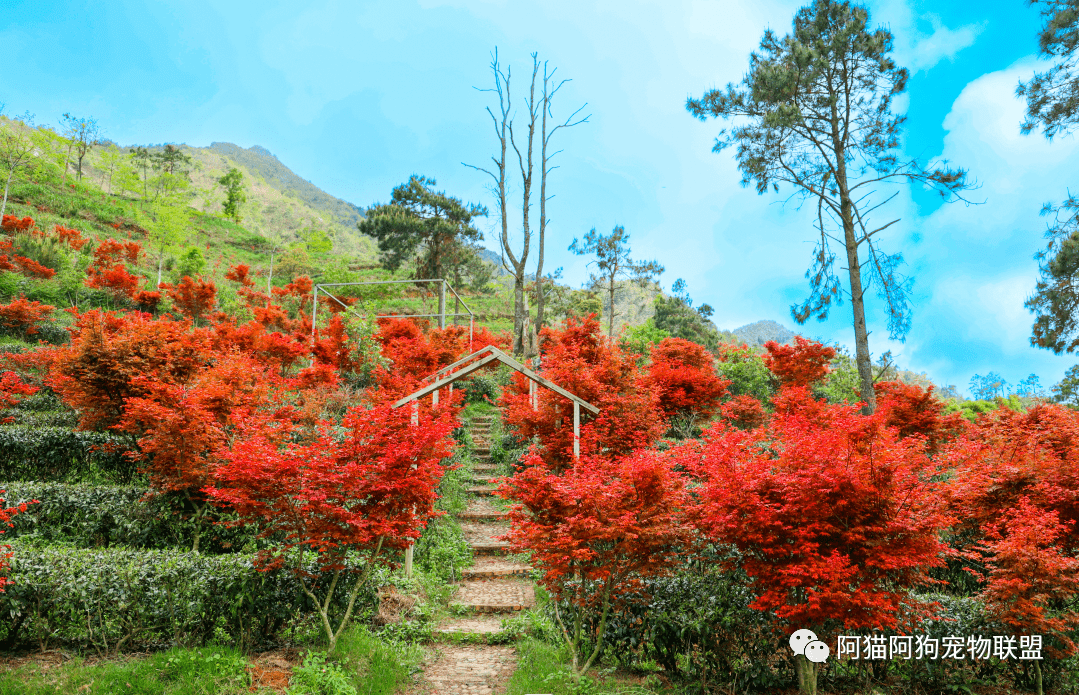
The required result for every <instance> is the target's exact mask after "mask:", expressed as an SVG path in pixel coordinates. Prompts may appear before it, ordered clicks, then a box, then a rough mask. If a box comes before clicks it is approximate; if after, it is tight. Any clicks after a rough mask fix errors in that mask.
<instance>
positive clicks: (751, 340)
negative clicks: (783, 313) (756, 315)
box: [731, 320, 796, 347]
mask: <svg viewBox="0 0 1079 695" xmlns="http://www.w3.org/2000/svg"><path fill="white" fill-rule="evenodd" d="M731 333H733V334H734V335H735V337H736V338H737V339H738V340H740V341H741V342H743V343H745V344H746V345H749V346H751V347H757V346H761V345H764V344H765V343H767V342H768V341H769V340H774V341H776V342H777V343H779V344H780V345H785V344H787V343H790V342H791V341H793V340H794V336H795V335H796V334H795V332H794V331H792V330H790V329H789V328H787V327H786V326H784V325H783V324H780V323H777V322H775V321H767V320H766V321H754V322H753V323H747V324H746V325H744V326H742V327H741V328H735V329H734V330H733V331H731Z"/></svg>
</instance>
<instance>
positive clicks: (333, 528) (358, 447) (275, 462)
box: [207, 405, 456, 649]
mask: <svg viewBox="0 0 1079 695" xmlns="http://www.w3.org/2000/svg"><path fill="white" fill-rule="evenodd" d="M410 419H411V412H410V409H409V408H400V409H396V410H394V409H391V408H390V407H389V406H388V405H382V406H379V407H376V408H374V409H372V410H363V409H360V408H354V409H352V410H350V411H349V413H348V415H347V416H346V417H345V420H344V426H345V428H346V429H347V431H348V435H347V436H346V438H345V439H344V440H343V441H341V440H340V439H339V438H338V437H335V436H334V435H333V433H332V432H331V431H330V429H331V428H330V426H329V425H330V423H324V424H323V427H322V432H321V433H320V434H319V435H318V436H317V437H315V438H314V439H313V440H311V441H309V442H307V443H302V444H296V443H291V442H289V443H287V444H284V446H282V442H284V441H286V436H287V435H289V434H290V432H289V428H288V427H287V426H284V427H283V428H282V427H276V428H275V427H273V426H272V425H271V426H268V425H267V423H266V422H264V421H261V420H258V419H252V420H251V421H250V422H249V425H250V426H249V427H248V429H247V436H246V437H244V438H242V439H241V440H240V441H238V442H237V443H236V445H235V446H233V448H232V450H231V451H228V452H227V453H226V454H225V463H224V464H223V465H222V466H220V467H219V468H218V469H217V472H216V475H217V479H218V481H219V482H218V483H217V485H216V487H214V488H210V489H208V490H207V493H208V494H209V495H210V496H211V497H212V498H214V499H216V500H219V501H221V502H224V503H227V504H228V505H230V506H231V507H232V508H234V509H235V510H236V512H237V513H238V514H239V517H240V519H241V520H242V521H243V522H246V523H254V524H257V525H258V528H259V529H260V530H261V533H262V535H263V536H265V537H269V536H275V537H280V538H283V539H284V541H283V543H281V544H280V545H276V546H275V548H274V549H273V550H270V551H267V552H266V553H264V554H263V556H262V559H261V564H262V566H264V567H272V566H280V565H283V564H285V563H286V562H287V563H288V564H289V565H290V566H292V567H293V568H294V569H295V570H296V571H297V573H298V574H299V575H300V577H301V578H302V579H303V581H304V587H305V592H306V593H307V594H308V596H309V597H311V598H312V599H315V592H316V591H317V590H318V589H317V585H318V577H317V576H316V577H312V576H311V575H309V574H307V573H306V572H304V571H303V569H302V564H301V563H299V562H297V561H295V560H293V561H292V562H289V560H290V559H291V558H292V557H293V556H294V553H295V552H296V551H303V550H313V551H315V552H317V554H318V555H317V557H318V564H319V567H320V569H321V571H323V572H331V573H333V575H334V580H333V583H332V584H331V586H330V589H329V592H330V593H331V594H332V593H333V591H334V589H335V587H336V586H337V585H338V581H337V578H338V577H339V576H340V575H341V574H342V573H346V574H347V573H352V572H358V573H359V574H360V577H359V578H357V579H356V580H355V582H354V583H353V584H352V586H351V587H349V586H346V585H345V584H344V583H342V586H343V587H344V590H345V591H346V592H348V593H349V594H350V600H349V605H350V606H351V604H352V600H354V599H355V596H356V593H357V592H358V591H359V589H360V587H361V586H362V583H363V581H364V580H365V578H366V575H367V570H368V569H369V568H370V566H371V565H372V564H373V563H375V562H378V561H380V560H382V558H381V557H380V555H381V553H382V551H392V550H401V549H403V548H404V547H405V546H406V545H407V544H408V543H409V542H411V541H412V540H414V539H416V538H418V537H419V535H420V529H421V528H423V526H424V525H425V524H426V522H427V521H428V520H429V519H431V518H432V517H434V516H437V515H438V514H439V512H437V511H436V510H435V508H434V502H435V497H436V495H435V489H436V487H437V485H438V482H439V480H440V479H441V477H442V475H443V473H444V472H445V468H444V467H443V466H442V463H441V462H442V461H443V459H445V458H446V457H447V456H449V455H450V454H451V453H452V450H453V444H452V441H451V439H450V437H449V434H450V433H451V432H452V430H453V427H454V425H455V424H456V423H455V419H454V418H453V416H452V413H451V412H450V409H448V408H442V409H439V410H438V411H434V412H432V411H429V410H427V409H422V410H421V418H420V422H419V425H418V426H415V427H413V426H410ZM350 553H360V554H362V555H366V556H367V563H366V566H365V567H364V566H360V567H357V564H356V563H355V562H352V563H350V562H349V561H348V556H349V554H350ZM382 561H384V560H382ZM323 586H325V585H323ZM331 598H332V596H328V597H326V599H325V602H324V603H323V601H316V603H317V604H318V605H319V607H320V612H321V613H322V617H323V627H324V629H325V630H326V633H327V636H328V637H329V639H330V645H331V649H332V648H333V645H334V643H335V641H336V637H337V635H339V634H340V632H341V630H342V629H343V628H344V627H345V625H346V624H347V622H348V620H349V617H350V612H346V613H345V615H344V617H343V618H342V619H341V621H340V624H339V626H338V628H337V629H336V630H335V629H333V628H332V627H331V625H330V624H329V616H328V615H327V612H326V610H325V609H323V608H321V606H322V605H326V604H330V603H331V601H330V599H331Z"/></svg>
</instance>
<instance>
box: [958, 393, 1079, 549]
mask: <svg viewBox="0 0 1079 695" xmlns="http://www.w3.org/2000/svg"><path fill="white" fill-rule="evenodd" d="M946 458H947V460H949V462H950V464H951V465H952V466H954V467H955V474H954V476H953V478H952V484H951V486H950V498H951V502H952V505H953V508H954V510H955V514H956V516H957V517H958V518H959V519H960V520H961V523H960V526H959V528H960V529H961V530H962V529H965V530H972V531H974V532H975V533H977V532H978V531H979V530H982V532H985V530H986V529H989V528H990V527H991V526H992V525H993V524H994V523H996V521H997V520H998V519H1000V518H1001V517H1002V516H1003V515H1004V514H1006V513H1007V512H1008V511H1009V510H1011V509H1014V508H1016V507H1017V506H1018V505H1019V501H1020V500H1021V499H1022V498H1026V499H1027V500H1028V501H1029V502H1030V503H1031V504H1033V505H1035V506H1037V507H1039V508H1040V509H1043V510H1046V511H1052V512H1056V513H1057V514H1058V515H1059V519H1060V522H1061V523H1062V524H1063V525H1064V528H1066V529H1068V531H1067V532H1066V533H1063V535H1062V536H1061V537H1060V543H1061V545H1062V547H1063V548H1064V549H1065V550H1066V551H1067V552H1069V553H1072V554H1075V553H1077V552H1079V532H1077V531H1076V525H1077V522H1079V413H1076V412H1074V411H1072V410H1069V409H1067V408H1064V407H1062V406H1059V405H1054V404H1039V405H1035V406H1034V407H1032V408H1031V409H1030V410H1028V411H1027V412H1026V413H1019V412H1015V411H1012V410H1009V409H1007V408H1001V409H999V410H997V411H994V412H993V413H991V414H987V415H983V416H982V417H981V418H979V419H978V421H977V422H976V423H975V424H974V426H973V427H971V428H970V429H969V430H968V431H967V432H965V433H964V434H963V435H962V436H961V437H959V438H958V439H957V440H956V441H955V443H954V444H952V445H951V446H949V447H948V450H947V452H946Z"/></svg>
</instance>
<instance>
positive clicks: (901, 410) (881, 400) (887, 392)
mask: <svg viewBox="0 0 1079 695" xmlns="http://www.w3.org/2000/svg"><path fill="white" fill-rule="evenodd" d="M873 388H874V390H875V391H876V392H877V411H878V412H880V413H882V415H883V417H884V422H885V423H886V424H887V425H888V426H889V427H895V428H896V429H898V430H899V436H900V437H910V436H912V435H918V436H921V437H925V438H926V440H927V441H928V444H929V450H930V452H931V453H933V452H936V451H937V450H939V449H940V447H941V445H942V444H943V443H945V442H947V441H950V440H952V439H954V438H955V437H956V436H957V435H958V434H959V433H960V432H962V431H963V429H964V427H965V426H966V420H964V419H963V417H962V416H961V415H960V414H959V413H952V414H951V415H945V414H944V407H945V406H944V403H943V402H941V401H940V400H939V399H938V398H936V397H935V396H934V395H933V387H932V386H930V387H929V388H928V389H923V388H922V387H920V386H916V385H913V384H901V383H899V382H897V381H885V382H880V383H878V384H875V385H874V386H873Z"/></svg>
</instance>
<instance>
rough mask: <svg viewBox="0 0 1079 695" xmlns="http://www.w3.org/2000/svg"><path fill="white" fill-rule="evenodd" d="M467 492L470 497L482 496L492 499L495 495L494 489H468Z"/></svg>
mask: <svg viewBox="0 0 1079 695" xmlns="http://www.w3.org/2000/svg"><path fill="white" fill-rule="evenodd" d="M465 492H467V493H468V494H470V495H482V496H484V497H491V496H493V495H494V494H495V489H494V488H493V487H466V488H465Z"/></svg>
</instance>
